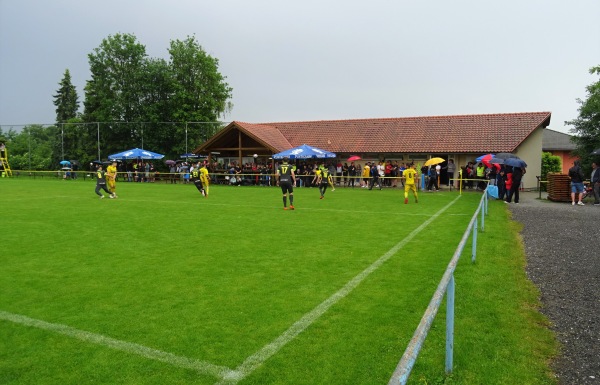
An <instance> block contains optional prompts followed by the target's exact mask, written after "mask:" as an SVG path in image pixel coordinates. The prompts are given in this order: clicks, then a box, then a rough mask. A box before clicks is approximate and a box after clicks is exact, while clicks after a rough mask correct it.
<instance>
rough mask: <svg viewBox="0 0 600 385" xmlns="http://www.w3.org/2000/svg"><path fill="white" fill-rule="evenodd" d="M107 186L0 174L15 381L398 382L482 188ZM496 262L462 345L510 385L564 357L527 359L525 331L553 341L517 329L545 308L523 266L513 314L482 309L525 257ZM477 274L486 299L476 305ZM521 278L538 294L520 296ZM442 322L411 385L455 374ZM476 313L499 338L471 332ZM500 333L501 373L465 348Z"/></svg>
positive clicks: (503, 225)
mask: <svg viewBox="0 0 600 385" xmlns="http://www.w3.org/2000/svg"><path fill="white" fill-rule="evenodd" d="M94 187H95V182H92V181H89V180H88V181H69V180H67V181H63V180H27V179H6V180H2V181H1V182H0V193H1V196H0V204H1V205H2V223H3V226H2V229H3V234H2V242H1V257H0V262H1V263H2V265H1V270H0V383H2V384H84V383H100V384H237V383H239V384H386V383H387V381H388V380H389V378H390V376H391V374H392V373H393V370H394V368H395V367H396V365H397V363H398V361H399V359H400V357H401V356H402V353H403V352H404V349H405V348H406V346H407V344H408V341H409V340H410V338H411V337H412V334H413V332H414V330H415V328H416V326H417V324H418V322H419V320H420V318H421V316H422V315H423V312H424V310H425V308H426V306H427V304H428V302H429V300H430V299H431V295H432V294H433V292H434V291H435V288H436V287H437V284H438V283H439V281H440V279H441V276H442V274H443V272H444V270H445V268H446V266H447V264H448V262H449V261H450V259H451V257H452V255H453V253H454V251H455V249H456V247H457V245H458V242H459V241H460V238H461V236H462V234H463V233H464V231H465V229H466V227H467V224H468V222H469V221H470V219H471V216H472V214H473V212H474V211H475V209H476V207H477V204H478V202H479V199H480V197H481V195H480V194H478V193H472V192H471V193H465V194H463V195H459V194H458V192H456V191H453V192H442V193H423V194H420V196H419V203H418V204H415V203H414V199H413V198H412V196H411V197H410V198H409V200H410V203H409V204H408V205H405V204H404V201H403V200H404V196H403V191H402V190H399V189H384V190H382V191H379V190H373V191H367V190H366V189H360V188H356V189H345V188H337V189H336V190H335V191H328V192H327V194H326V196H325V199H323V200H320V199H319V192H318V189H316V188H298V189H296V190H295V192H294V195H295V200H294V206H295V207H296V210H294V211H290V210H288V211H284V210H283V209H282V207H283V204H282V199H281V191H280V189H278V188H267V187H233V186H211V189H210V196H209V197H208V198H203V197H202V196H201V195H200V194H199V193H198V191H197V190H196V188H195V187H194V186H193V185H191V184H190V185H180V184H178V185H171V184H164V183H124V182H121V183H118V184H117V193H118V195H119V198H117V199H108V198H107V199H103V200H100V199H98V197H97V196H96V195H95V194H94ZM491 203H497V202H491ZM490 206H494V205H493V204H490ZM501 206H503V205H497V206H494V207H492V208H491V210H490V211H491V212H492V215H490V218H489V219H488V220H487V222H486V232H485V233H484V234H483V235H481V236H480V238H479V240H478V243H480V242H481V243H482V244H485V243H486V242H488V241H489V242H490V243H491V245H490V246H483V247H484V250H488V252H489V251H490V250H492V251H494V250H496V251H494V254H499V253H497V249H496V248H498V247H500V248H501V247H503V245H504V246H505V245H506V243H505V244H502V242H504V240H503V238H505V237H506V234H508V233H506V234H503V235H501V236H498V235H496V236H494V232H495V231H494V229H495V228H496V229H500V230H501V231H505V232H507V231H512V230H510V229H509V228H508V224H507V216H506V210H505V208H504V207H501ZM488 228H489V229H490V230H488ZM486 238H488V239H487V240H486ZM486 247H487V249H485V248H486ZM467 249H469V248H466V250H467ZM469 250H470V249H469ZM517 251H518V250H517ZM481 258H482V259H483V260H484V261H485V262H481V263H479V262H478V263H477V264H475V265H473V264H471V261H470V255H468V256H463V258H462V259H461V261H460V263H459V267H458V269H457V274H460V271H465V272H466V273H465V274H466V275H465V276H464V278H463V281H462V282H461V280H460V278H459V279H458V282H457V306H458V309H459V310H457V317H458V318H459V319H457V338H458V336H460V335H462V334H466V336H465V339H466V340H467V342H466V343H465V342H462V341H461V340H458V339H457V341H456V344H457V345H459V344H462V346H460V348H459V346H457V348H456V350H455V355H456V356H455V362H456V364H457V372H458V371H459V370H462V371H463V372H462V373H463V374H460V375H458V374H455V375H456V376H458V377H457V379H456V380H457V381H456V382H455V383H465V384H466V383H502V382H494V380H492V381H491V382H486V381H483V380H482V379H481V378H486V377H485V376H486V375H487V376H488V377H487V378H488V379H489V375H490V374H485V373H479V372H481V371H483V372H485V371H488V372H489V371H490V370H492V371H494V370H495V371H497V372H498V373H492V374H491V375H492V376H495V377H493V378H500V379H501V378H505V377H506V376H508V378H513V379H514V378H515V376H516V374H515V373H514V372H510V371H509V372H504V369H503V368H502V365H503V363H506V362H508V363H509V365H508V366H517V367H519V366H522V367H524V368H527V370H529V371H530V372H531V367H532V365H534V364H532V362H531V359H532V358H539V359H540V360H541V361H544V357H541V358H540V357H537V356H536V354H538V355H539V354H548V353H547V352H546V351H542V352H538V353H536V354H533V357H530V358H527V359H521V360H522V361H523V362H520V361H519V359H517V358H515V356H520V355H521V354H522V351H523V350H527V351H529V350H531V349H532V347H531V346H530V345H526V346H516V347H515V346H513V345H512V344H516V345H519V344H523V342H522V341H519V339H521V337H522V335H526V336H528V337H529V338H530V339H531V338H533V337H531V334H532V333H534V334H535V333H537V334H539V335H540V337H539V339H545V338H547V336H546V334H545V333H546V332H545V329H543V328H541V327H540V325H539V323H540V320H539V319H537V318H535V319H534V320H533V323H535V324H536V325H533V326H531V327H532V328H533V329H530V328H525V327H524V328H523V330H522V331H520V332H518V333H516V334H515V333H514V332H511V331H509V329H510V327H509V326H508V324H510V323H513V326H514V324H515V323H516V324H517V325H518V324H519V323H522V322H523V321H524V320H525V321H529V320H528V317H535V315H532V314H531V312H532V310H531V309H525V310H523V309H521V305H522V303H523V302H526V301H530V302H534V303H535V291H534V290H533V289H531V288H530V287H529V286H527V284H526V283H520V282H521V281H522V280H524V277H522V278H519V279H518V280H517V282H515V284H514V285H513V284H512V283H511V284H510V285H507V286H508V287H507V288H506V290H507V291H509V292H511V293H512V295H514V296H515V297H516V298H518V299H520V302H519V303H516V304H514V305H513V306H512V307H514V308H515V309H513V310H511V312H510V313H509V314H506V315H504V313H505V312H506V309H504V308H503V309H500V310H499V309H487V310H488V311H487V312H485V314H486V316H485V317H484V318H485V319H479V320H477V319H475V320H473V319H471V317H474V315H473V314H471V313H470V312H471V311H472V312H474V313H475V314H476V313H477V312H478V311H481V309H479V307H480V306H481V305H482V303H486V304H487V302H484V301H489V302H490V303H494V302H497V301H498V298H497V297H495V296H494V295H492V294H493V291H494V290H502V288H498V287H495V286H497V282H504V280H506V279H507V277H511V276H512V275H514V272H515V270H516V269H515V264H517V266H516V267H517V268H518V267H519V266H518V263H519V260H518V256H516V257H514V258H515V260H514V261H513V259H512V258H513V256H512V254H511V256H510V257H508V259H507V260H504V261H497V260H492V259H490V258H488V257H485V256H482V257H481ZM491 261H493V265H492V262H491ZM505 262H509V263H506V266H503V264H504V263H505ZM483 265H491V266H487V267H485V270H484V269H483ZM478 269H479V271H478ZM505 270H506V271H505ZM483 274H485V276H483ZM488 274H494V275H495V274H497V275H498V276H497V277H495V278H494V279H492V277H489V276H487V275H488ZM496 279H497V280H496ZM465 281H466V282H465ZM463 284H464V285H465V286H466V287H465V286H461V285H463ZM469 285H470V291H471V294H475V295H477V296H479V297H476V298H469V299H466V298H465V297H467V295H466V294H467V293H465V291H466V290H467V288H468V287H469ZM478 285H479V286H478ZM485 285H488V286H485ZM519 285H524V286H525V287H526V288H527V290H524V291H525V292H526V293H525V294H523V293H518V292H516V293H513V292H514V291H515V288H516V287H519ZM482 287H483V289H482ZM486 288H487V289H486ZM463 289H464V290H463ZM482 290H483V292H482ZM485 290H490V292H487V293H486V292H485ZM460 291H462V293H461V292H460ZM498 295H499V296H505V295H506V293H504V292H503V293H501V294H498ZM470 296H471V295H470V294H469V297H470ZM523 296H525V298H523ZM529 296H533V298H529ZM490 297H491V298H490ZM507 299H510V298H507ZM501 305H502V306H511V305H510V304H508V305H506V304H501ZM486 306H491V305H486ZM471 307H472V308H473V310H471ZM460 312H462V313H463V314H462V316H463V318H462V319H463V321H460V317H461V315H460V314H459V313H460ZM465 313H467V315H468V317H465ZM500 313H502V314H500ZM490 314H493V317H494V319H493V320H492V323H491V324H489V322H490V320H489V319H488V317H489V315H490ZM443 317H444V314H443V311H441V312H440V314H439V315H438V319H440V320H439V321H438V320H436V322H435V323H434V327H433V328H432V333H431V336H430V338H428V340H427V342H426V346H425V350H424V351H423V357H422V358H419V361H418V364H417V366H416V367H415V371H414V372H413V375H412V376H411V383H421V382H422V381H423V380H424V379H429V381H430V382H427V383H434V382H432V381H433V380H432V378H437V379H439V378H442V377H443V373H444V369H443V368H444V362H443V354H444V352H443V348H441V346H443V345H444V322H443ZM504 317H507V318H506V319H505V318H504ZM519 317H521V318H519ZM465 318H467V319H466V320H465ZM461 322H466V323H467V325H469V326H463V325H462V324H461ZM472 322H478V323H479V324H480V325H478V326H477V327H478V328H479V329H482V330H483V332H482V331H481V330H478V331H477V333H479V334H480V333H483V334H488V333H490V331H491V334H492V336H487V337H489V338H491V340H490V341H487V340H486V339H483V340H481V338H480V336H479V334H475V335H471V334H468V333H470V331H469V330H467V329H468V328H472V327H473V325H471V323H472ZM505 323H506V324H507V325H504V324H505ZM461 327H462V329H460V328H461ZM504 328H506V331H505V330H504ZM532 330H533V332H532ZM474 333H475V332H474ZM537 334H535V335H534V336H536V335H537ZM487 337H486V338H487ZM471 339H473V340H471ZM513 339H514V340H515V341H512V340H513ZM533 339H535V338H533ZM498 340H501V341H502V343H503V344H506V346H505V348H506V349H508V350H509V351H505V348H503V349H502V354H498V352H496V353H494V357H495V360H496V362H492V363H486V364H483V365H488V366H491V369H490V368H488V367H486V366H483V367H482V364H481V363H478V362H475V363H472V364H471V361H472V360H473V357H472V356H477V355H478V353H477V352H473V351H472V350H473V348H471V349H470V350H471V351H470V352H469V351H467V352H465V353H461V352H464V350H468V348H466V347H465V344H467V346H475V347H476V348H475V349H485V348H486V346H487V345H488V344H490V345H491V344H496V343H497V341H498ZM536 342H537V339H536ZM481 345H483V346H481ZM542 345H543V344H542ZM478 346H479V347H478ZM544 347H545V345H543V346H538V345H536V349H538V350H543V349H542V348H544ZM463 354H464V355H463ZM482 360H484V361H487V360H486V358H485V357H483V358H482ZM470 365H473V366H474V367H473V368H472V367H471V366H470ZM496 365H498V367H496ZM535 365H539V367H538V366H535V368H534V369H535V370H533V372H532V374H531V376H533V378H534V379H536V380H532V379H531V378H526V379H525V380H526V381H525V382H527V383H546V382H540V381H538V380H539V379H545V378H546V371H547V368H546V367H545V366H544V365H545V361H544V362H543V363H541V364H535ZM494 368H496V369H494ZM432 376H435V377H432ZM477 376H481V377H477ZM462 381H466V382H462ZM525 382H523V383H525ZM453 383H454V382H453ZM548 383H551V382H548Z"/></svg>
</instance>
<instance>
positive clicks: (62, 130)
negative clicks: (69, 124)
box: [60, 123, 65, 160]
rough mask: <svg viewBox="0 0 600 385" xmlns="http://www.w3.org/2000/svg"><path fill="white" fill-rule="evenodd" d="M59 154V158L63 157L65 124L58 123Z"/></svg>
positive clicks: (62, 158)
mask: <svg viewBox="0 0 600 385" xmlns="http://www.w3.org/2000/svg"><path fill="white" fill-rule="evenodd" d="M60 155H61V158H60V159H61V160H64V159H65V124H64V123H61V124H60Z"/></svg>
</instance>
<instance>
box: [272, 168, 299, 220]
mask: <svg viewBox="0 0 600 385" xmlns="http://www.w3.org/2000/svg"><path fill="white" fill-rule="evenodd" d="M288 161H289V158H287V157H285V158H283V162H282V163H281V164H280V165H279V166H278V167H277V172H276V173H275V177H276V178H277V184H278V185H279V187H281V192H282V193H283V209H284V210H287V209H288V208H287V199H288V197H289V198H290V210H294V185H295V184H296V174H295V173H294V169H293V168H292V166H291V165H290V164H289V163H288Z"/></svg>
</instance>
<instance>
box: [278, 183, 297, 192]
mask: <svg viewBox="0 0 600 385" xmlns="http://www.w3.org/2000/svg"><path fill="white" fill-rule="evenodd" d="M279 187H281V192H282V193H284V194H285V193H288V192H289V193H290V194H291V193H293V192H294V186H293V185H292V182H279Z"/></svg>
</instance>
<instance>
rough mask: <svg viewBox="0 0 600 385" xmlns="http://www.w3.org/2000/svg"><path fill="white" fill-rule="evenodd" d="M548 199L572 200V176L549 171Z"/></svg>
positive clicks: (556, 200) (558, 200)
mask: <svg viewBox="0 0 600 385" xmlns="http://www.w3.org/2000/svg"><path fill="white" fill-rule="evenodd" d="M548 199H549V200H551V201H555V202H571V178H569V176H568V175H566V174H559V173H548Z"/></svg>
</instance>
